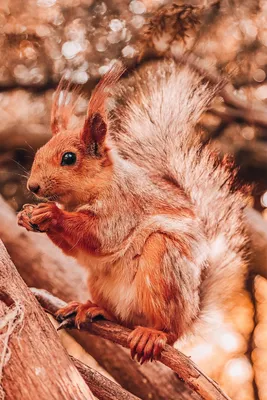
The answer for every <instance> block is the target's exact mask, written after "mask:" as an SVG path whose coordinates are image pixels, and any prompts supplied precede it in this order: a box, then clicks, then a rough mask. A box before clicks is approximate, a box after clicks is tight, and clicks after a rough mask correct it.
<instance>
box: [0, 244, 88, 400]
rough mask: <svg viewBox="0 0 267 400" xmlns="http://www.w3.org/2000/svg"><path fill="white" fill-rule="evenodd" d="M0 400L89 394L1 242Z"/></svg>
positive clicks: (55, 399)
mask: <svg viewBox="0 0 267 400" xmlns="http://www.w3.org/2000/svg"><path fill="white" fill-rule="evenodd" d="M0 339H1V341H0V348H1V360H0V379H1V392H0V398H2V399H4V398H5V399H6V400H18V399H23V400H35V399H38V400H47V399H49V400H58V399H62V400H63V399H66V400H73V399H75V400H89V399H93V396H92V393H91V391H90V389H89V388H88V386H87V385H86V383H85V382H84V380H83V379H82V377H81V375H80V374H79V372H78V371H77V369H76V368H75V366H74V365H73V363H72V361H71V360H70V358H69V356H68V355H67V353H66V351H65V349H64V348H63V346H62V345H61V343H60V341H59V338H58V336H57V334H56V332H55V330H54V328H53V326H52V324H51V322H50V321H49V319H48V318H47V316H46V315H45V313H44V312H43V310H42V309H41V307H40V306H39V304H38V303H37V301H36V299H35V298H34V296H33V295H32V293H31V292H30V290H29V289H28V288H27V286H26V284H25V283H24V282H23V280H22V279H21V277H20V276H19V274H18V272H17V271H16V268H15V266H14V265H13V263H12V261H11V260H10V258H9V256H8V254H7V252H6V250H5V248H4V246H3V244H2V242H0Z"/></svg>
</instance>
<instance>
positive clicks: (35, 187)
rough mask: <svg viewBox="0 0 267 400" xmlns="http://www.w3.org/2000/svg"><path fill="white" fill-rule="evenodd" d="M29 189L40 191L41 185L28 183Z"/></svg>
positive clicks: (34, 191)
mask: <svg viewBox="0 0 267 400" xmlns="http://www.w3.org/2000/svg"><path fill="white" fill-rule="evenodd" d="M28 189H29V190H30V191H31V192H33V193H35V194H36V193H38V192H39V189H40V186H39V185H38V183H30V184H28Z"/></svg>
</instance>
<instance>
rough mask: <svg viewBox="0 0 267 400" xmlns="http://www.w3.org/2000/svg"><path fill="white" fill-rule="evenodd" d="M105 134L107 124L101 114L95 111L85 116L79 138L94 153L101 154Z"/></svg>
mask: <svg viewBox="0 0 267 400" xmlns="http://www.w3.org/2000/svg"><path fill="white" fill-rule="evenodd" d="M106 134H107V124H106V122H105V120H104V118H103V117H102V115H101V114H100V113H98V112H96V113H95V114H93V115H90V116H88V117H87V118H86V120H85V123H84V126H83V130H82V136H81V139H82V141H83V142H84V143H85V145H86V146H87V148H88V150H89V151H90V152H91V153H93V154H94V155H96V156H97V155H101V154H102V153H103V151H104V143H105V138H106Z"/></svg>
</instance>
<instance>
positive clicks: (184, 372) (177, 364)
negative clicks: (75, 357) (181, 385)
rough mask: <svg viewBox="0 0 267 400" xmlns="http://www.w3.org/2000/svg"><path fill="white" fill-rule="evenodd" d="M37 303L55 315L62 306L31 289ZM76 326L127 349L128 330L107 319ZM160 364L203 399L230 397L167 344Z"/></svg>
mask: <svg viewBox="0 0 267 400" xmlns="http://www.w3.org/2000/svg"><path fill="white" fill-rule="evenodd" d="M33 293H34V294H35V296H36V298H37V300H38V301H39V303H40V304H41V305H42V306H43V307H44V309H46V310H47V311H48V312H50V313H51V314H52V315H55V312H56V311H57V310H58V309H59V308H61V307H64V306H65V305H66V303H65V302H63V301H62V300H60V299H58V298H56V297H54V296H52V295H51V294H50V293H48V292H46V291H44V290H37V289H33ZM61 326H62V327H64V328H67V329H76V328H75V324H74V318H69V319H67V320H66V321H64V322H63V324H62V325H61ZM80 329H81V330H82V331H87V332H89V333H91V334H93V335H97V336H101V337H102V338H104V339H108V340H110V341H112V342H114V343H116V344H119V345H121V346H123V347H125V348H128V347H129V346H128V336H129V334H130V332H131V330H130V329H127V328H124V327H122V326H120V325H117V324H115V323H113V322H109V321H95V322H93V323H84V324H81V327H80ZM159 361H160V362H161V363H162V364H165V365H166V366H167V367H169V368H171V369H172V370H173V371H174V372H175V373H176V374H177V375H178V377H179V378H180V379H181V380H182V381H184V382H185V383H186V384H187V385H188V386H189V387H190V388H191V389H193V390H194V391H195V392H196V393H198V394H199V395H200V396H201V397H202V398H203V399H205V400H215V399H216V400H226V399H227V400H230V399H229V397H228V396H227V395H226V394H225V393H223V391H222V390H221V389H220V387H219V386H218V385H217V383H216V382H214V381H213V380H212V379H210V378H209V377H207V376H206V375H205V374H204V373H203V372H202V371H200V370H199V368H198V367H197V366H196V365H195V364H194V363H193V361H191V360H190V358H188V357H186V356H185V355H184V354H183V353H181V352H180V351H178V350H176V349H174V348H173V347H171V346H168V345H167V346H166V348H165V350H164V351H163V352H162V354H161V357H160V360H159Z"/></svg>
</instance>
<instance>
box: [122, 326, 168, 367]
mask: <svg viewBox="0 0 267 400" xmlns="http://www.w3.org/2000/svg"><path fill="white" fill-rule="evenodd" d="M167 339H168V336H167V334H166V333H165V332H161V331H157V330H155V329H152V328H145V327H142V326H138V327H137V328H136V329H134V330H133V331H132V332H131V333H130V335H129V338H128V342H129V347H130V349H131V356H132V358H133V359H134V358H135V356H136V358H137V361H138V362H140V363H141V364H144V363H145V362H147V361H149V360H151V361H153V360H157V359H158V358H159V356H160V354H161V352H162V350H164V348H165V345H166V343H167Z"/></svg>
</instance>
